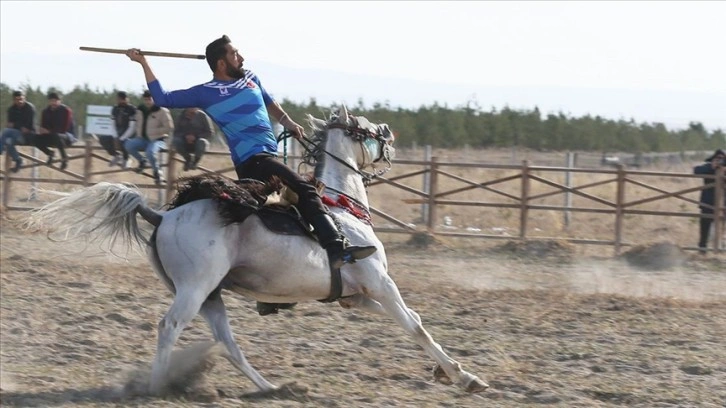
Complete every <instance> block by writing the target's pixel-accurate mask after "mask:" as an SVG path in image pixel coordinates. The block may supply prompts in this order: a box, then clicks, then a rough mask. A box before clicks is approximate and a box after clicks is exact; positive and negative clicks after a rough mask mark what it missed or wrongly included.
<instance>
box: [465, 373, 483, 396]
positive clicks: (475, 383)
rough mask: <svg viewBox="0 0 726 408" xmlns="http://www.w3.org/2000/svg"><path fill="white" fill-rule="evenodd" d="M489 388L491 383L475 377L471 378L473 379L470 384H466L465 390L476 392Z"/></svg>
mask: <svg viewBox="0 0 726 408" xmlns="http://www.w3.org/2000/svg"><path fill="white" fill-rule="evenodd" d="M487 388H489V384H487V383H485V382H484V381H482V380H480V379H479V378H478V377H474V378H472V379H471V381H469V384H466V387H464V390H465V391H466V392H470V393H472V394H473V393H476V392H483V391H486V390H487Z"/></svg>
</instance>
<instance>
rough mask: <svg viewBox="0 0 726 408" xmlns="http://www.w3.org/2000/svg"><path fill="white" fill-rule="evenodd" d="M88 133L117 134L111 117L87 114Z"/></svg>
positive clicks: (97, 134) (100, 134) (98, 134)
mask: <svg viewBox="0 0 726 408" xmlns="http://www.w3.org/2000/svg"><path fill="white" fill-rule="evenodd" d="M86 133H88V134H92V135H96V136H116V126H114V123H113V119H111V118H106V117H103V116H86Z"/></svg>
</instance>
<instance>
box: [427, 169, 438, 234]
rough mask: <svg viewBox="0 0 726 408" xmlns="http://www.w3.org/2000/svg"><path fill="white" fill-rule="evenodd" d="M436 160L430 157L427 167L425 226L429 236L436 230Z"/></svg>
mask: <svg viewBox="0 0 726 408" xmlns="http://www.w3.org/2000/svg"><path fill="white" fill-rule="evenodd" d="M438 160H439V159H438V158H437V157H436V156H434V157H431V165H430V166H429V167H430V168H431V170H430V172H431V177H430V180H429V187H428V192H429V212H428V220H427V226H428V230H429V234H433V233H434V230H435V229H436V192H437V191H438V188H437V185H438V171H439V165H438V163H437V162H438Z"/></svg>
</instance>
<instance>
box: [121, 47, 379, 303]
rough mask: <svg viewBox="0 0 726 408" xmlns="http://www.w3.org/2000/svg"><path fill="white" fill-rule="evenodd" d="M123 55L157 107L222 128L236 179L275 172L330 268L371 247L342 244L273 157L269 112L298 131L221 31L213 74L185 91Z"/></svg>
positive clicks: (211, 60)
mask: <svg viewBox="0 0 726 408" xmlns="http://www.w3.org/2000/svg"><path fill="white" fill-rule="evenodd" d="M126 55H127V56H128V57H129V58H130V59H131V60H132V61H135V62H137V63H139V64H140V65H141V67H142V68H143V70H144V75H145V77H146V82H147V84H148V89H149V91H150V92H151V95H152V96H153V98H154V101H155V102H156V103H157V104H158V105H159V106H163V107H167V108H189V107H199V108H201V109H202V110H204V112H206V113H207V114H208V115H209V116H210V117H211V118H212V120H214V122H215V123H216V124H217V125H218V126H219V128H220V129H221V130H222V132H223V133H224V136H225V138H226V140H227V145H228V146H229V150H230V153H231V156H232V161H233V162H234V165H235V171H236V173H237V176H238V177H239V178H240V179H242V178H251V179H256V180H260V181H268V180H270V178H271V177H272V176H277V177H279V178H280V179H281V181H282V182H283V183H284V184H285V185H286V186H287V187H288V188H290V189H291V190H292V191H293V192H295V193H296V194H297V195H298V209H299V211H300V214H301V215H302V217H303V219H305V221H307V222H308V223H310V225H311V226H312V227H313V229H314V232H315V234H316V236H317V238H318V241H319V242H320V245H321V246H322V247H323V248H325V251H326V252H327V255H328V262H329V265H330V268H331V269H333V270H334V269H339V268H340V267H341V266H343V264H345V263H353V262H355V261H356V260H358V259H363V258H366V257H368V256H370V255H372V254H373V253H374V252H375V251H376V248H375V247H374V246H350V245H348V244H347V240H346V239H345V238H344V237H343V235H342V233H341V232H340V230H339V228H338V226H337V225H336V223H335V221H334V220H333V218H332V217H331V215H330V213H329V212H328V209H327V207H325V205H323V202H322V201H321V198H320V195H319V194H318V192H317V190H316V189H315V186H313V185H312V184H311V183H309V182H308V181H306V180H305V179H304V178H303V177H301V176H300V175H299V174H297V173H296V172H295V171H293V170H292V169H291V168H289V167H288V166H287V165H285V164H284V163H282V162H280V161H279V160H277V156H278V153H277V149H278V146H277V140H276V138H275V134H274V133H273V130H272V124H271V123H270V116H272V117H273V118H274V119H275V120H276V121H277V122H278V123H279V124H280V125H282V126H283V127H284V128H285V129H286V130H288V131H289V132H291V133H292V135H293V136H294V137H295V138H296V139H298V140H299V139H300V138H301V137H302V136H303V135H304V130H303V128H302V126H300V125H299V124H297V123H295V122H294V121H293V120H292V119H291V118H290V117H289V116H288V114H287V113H285V111H284V110H283V109H282V106H280V104H279V103H278V102H277V101H275V100H274V99H273V98H272V97H271V96H270V95H269V94H268V93H267V91H266V90H265V88H264V87H263V86H262V84H261V82H260V79H259V78H258V77H257V76H256V75H255V74H254V73H252V72H251V71H249V70H246V69H244V68H243V63H244V58H242V56H241V55H240V54H239V51H238V50H237V48H235V47H234V46H232V43H231V41H230V39H229V37H227V36H226V35H223V36H222V37H220V38H217V39H215V40H214V41H212V42H211V43H209V45H207V48H206V52H205V56H206V60H207V63H208V64H209V68H210V69H211V70H212V72H213V73H214V75H213V79H212V80H211V81H209V82H206V83H203V84H200V85H196V86H194V87H191V88H189V89H185V90H176V91H170V92H167V91H165V90H164V89H163V88H162V87H161V84H160V83H159V80H158V79H157V78H156V76H155V75H154V73H153V71H152V70H151V67H150V66H149V64H148V62H147V61H146V58H145V57H144V55H143V54H141V52H140V51H139V50H138V49H136V48H133V49H130V50H128V51H127V52H126ZM292 305H293V304H278V303H262V302H258V303H257V311H258V312H259V313H260V315H263V316H264V315H268V314H271V313H277V310H278V309H280V308H289V307H291V306H292Z"/></svg>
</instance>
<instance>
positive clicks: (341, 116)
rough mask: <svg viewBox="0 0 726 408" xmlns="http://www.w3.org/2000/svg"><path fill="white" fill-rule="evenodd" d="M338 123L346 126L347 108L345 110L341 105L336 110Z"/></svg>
mask: <svg viewBox="0 0 726 408" xmlns="http://www.w3.org/2000/svg"><path fill="white" fill-rule="evenodd" d="M338 122H339V123H342V124H343V125H346V124H348V108H346V107H345V105H341V106H340V109H339V110H338Z"/></svg>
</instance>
